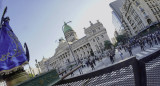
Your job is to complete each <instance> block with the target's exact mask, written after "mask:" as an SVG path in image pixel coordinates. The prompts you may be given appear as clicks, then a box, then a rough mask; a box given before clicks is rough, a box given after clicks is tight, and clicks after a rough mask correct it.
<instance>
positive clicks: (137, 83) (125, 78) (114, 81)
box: [56, 50, 160, 86]
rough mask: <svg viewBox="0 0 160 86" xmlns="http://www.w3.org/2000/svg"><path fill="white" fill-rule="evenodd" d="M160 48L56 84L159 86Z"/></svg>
mask: <svg viewBox="0 0 160 86" xmlns="http://www.w3.org/2000/svg"><path fill="white" fill-rule="evenodd" d="M159 85H160V50H159V51H157V52H155V53H153V54H151V55H149V56H147V57H145V58H143V59H140V60H137V59H136V57H131V58H128V59H126V60H124V61H122V62H119V63H116V64H114V65H112V66H110V67H107V68H104V69H101V70H98V71H95V72H92V73H88V74H84V75H81V76H77V77H73V78H70V79H66V80H62V81H61V82H59V83H57V84H56V86H159Z"/></svg>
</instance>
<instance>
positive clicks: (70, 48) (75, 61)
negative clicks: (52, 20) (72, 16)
mask: <svg viewBox="0 0 160 86" xmlns="http://www.w3.org/2000/svg"><path fill="white" fill-rule="evenodd" d="M71 22H72V21H69V22H67V23H64V25H66V24H68V23H71ZM64 25H63V26H62V31H63V34H64V37H65V39H66V42H67V44H68V46H69V50H70V52H71V54H72V56H73V58H74V61H75V62H76V65H78V63H77V61H76V58H75V56H74V54H73V51H72V49H71V46H70V44H69V43H68V40H67V38H66V36H65V33H64Z"/></svg>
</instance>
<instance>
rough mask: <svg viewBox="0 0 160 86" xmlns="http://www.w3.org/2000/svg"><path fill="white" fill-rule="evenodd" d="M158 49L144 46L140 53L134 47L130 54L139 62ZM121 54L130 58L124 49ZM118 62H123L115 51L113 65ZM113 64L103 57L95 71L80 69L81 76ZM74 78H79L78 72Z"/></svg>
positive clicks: (138, 48) (89, 68)
mask: <svg viewBox="0 0 160 86" xmlns="http://www.w3.org/2000/svg"><path fill="white" fill-rule="evenodd" d="M159 49H160V44H159V45H154V46H153V47H151V48H150V47H149V45H146V47H145V51H141V48H140V47H139V46H138V47H135V48H133V49H132V53H133V55H134V56H136V58H137V59H138V60H139V59H142V58H143V57H146V56H148V55H150V54H151V53H154V52H156V51H157V50H159ZM122 53H123V57H124V59H126V58H129V57H130V55H129V52H128V51H127V52H125V51H124V49H123V50H122ZM120 61H123V60H122V59H121V57H120V55H119V53H118V52H117V51H116V53H115V62H114V63H113V64H115V63H117V62H120ZM113 64H112V63H111V61H110V59H109V57H105V58H103V59H102V61H96V66H95V70H92V68H91V67H85V68H83V69H82V71H83V74H86V73H91V72H94V71H97V70H100V69H103V68H106V67H108V66H111V65H113ZM76 76H80V73H79V71H78V70H77V71H75V72H74V76H73V77H76ZM68 78H71V75H70V76H68V77H67V78H65V79H68Z"/></svg>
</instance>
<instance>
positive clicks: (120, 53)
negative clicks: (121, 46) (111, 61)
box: [119, 50, 123, 60]
mask: <svg viewBox="0 0 160 86" xmlns="http://www.w3.org/2000/svg"><path fill="white" fill-rule="evenodd" d="M119 55H120V57H121V59H122V60H123V53H122V52H121V51H120V50H119Z"/></svg>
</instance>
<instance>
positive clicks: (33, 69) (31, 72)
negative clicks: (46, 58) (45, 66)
mask: <svg viewBox="0 0 160 86" xmlns="http://www.w3.org/2000/svg"><path fill="white" fill-rule="evenodd" d="M25 71H26V72H27V73H28V74H33V75H37V74H39V70H38V68H31V67H30V69H26V70H25Z"/></svg>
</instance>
